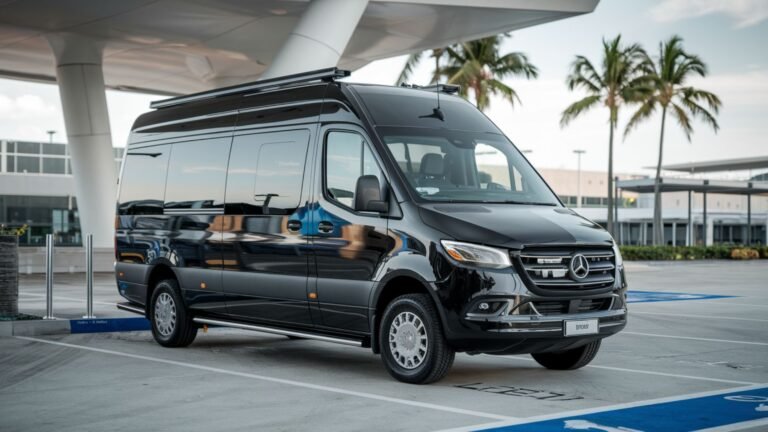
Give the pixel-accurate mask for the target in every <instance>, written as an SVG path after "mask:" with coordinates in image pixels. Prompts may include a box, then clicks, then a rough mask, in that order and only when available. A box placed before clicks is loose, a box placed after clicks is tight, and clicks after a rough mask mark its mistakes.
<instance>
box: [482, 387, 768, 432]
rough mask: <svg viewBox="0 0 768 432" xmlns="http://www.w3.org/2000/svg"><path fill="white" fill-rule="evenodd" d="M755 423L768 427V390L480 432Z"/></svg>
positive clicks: (627, 430)
mask: <svg viewBox="0 0 768 432" xmlns="http://www.w3.org/2000/svg"><path fill="white" fill-rule="evenodd" d="M755 421H761V422H760V424H761V425H762V424H768V386H761V387H754V388H749V389H742V390H738V391H733V392H721V393H719V394H714V395H707V396H701V397H694V398H690V399H684V400H676V401H669V402H660V403H651V404H648V405H641V406H634V407H629V408H619V409H614V410H608V411H602V412H593V413H586V414H576V415H570V416H565V417H560V418H556V419H548V420H540V421H533V422H530V423H518V424H513V425H509V426H500V427H494V428H490V429H481V430H482V431H499V432H501V431H504V432H570V431H574V430H583V431H605V432H650V431H665V432H688V431H695V430H700V429H707V428H714V427H721V426H728V425H733V424H739V423H744V422H755ZM762 421H765V423H762Z"/></svg>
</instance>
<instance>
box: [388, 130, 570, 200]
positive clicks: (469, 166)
mask: <svg viewBox="0 0 768 432" xmlns="http://www.w3.org/2000/svg"><path fill="white" fill-rule="evenodd" d="M376 129H377V132H378V133H379V136H380V137H381V139H382V140H383V141H384V143H385V144H386V145H387V148H388V149H389V152H390V153H391V155H392V157H393V158H394V159H395V161H396V162H397V166H398V167H399V169H400V170H401V171H402V173H403V175H404V177H405V178H406V179H407V181H408V184H409V185H410V187H411V188H412V189H413V190H414V191H415V192H416V194H417V195H418V196H420V197H421V198H422V199H425V200H428V201H441V202H478V203H507V204H527V205H548V206H559V205H560V203H559V201H558V200H557V198H556V197H555V195H554V194H553V193H552V191H551V190H550V189H549V187H547V185H546V184H545V183H544V181H543V180H542V179H541V177H540V176H539V175H538V173H536V171H535V170H534V169H533V168H532V167H531V166H530V164H528V162H527V161H526V160H525V158H524V157H523V156H522V155H521V154H520V152H519V151H518V150H517V149H516V148H515V146H513V145H512V143H511V142H509V140H508V139H507V138H506V137H504V136H503V135H500V134H497V133H489V132H471V131H458V130H451V129H442V128H423V127H391V126H380V127H377V128H376Z"/></svg>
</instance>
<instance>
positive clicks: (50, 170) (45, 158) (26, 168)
mask: <svg viewBox="0 0 768 432" xmlns="http://www.w3.org/2000/svg"><path fill="white" fill-rule="evenodd" d="M0 144H2V145H0V173H3V174H44V175H72V164H71V163H70V156H69V146H68V145H66V144H60V143H38V142H29V141H0ZM113 151H114V156H115V172H119V171H120V161H121V160H122V158H123V151H124V149H122V148H114V149H113Z"/></svg>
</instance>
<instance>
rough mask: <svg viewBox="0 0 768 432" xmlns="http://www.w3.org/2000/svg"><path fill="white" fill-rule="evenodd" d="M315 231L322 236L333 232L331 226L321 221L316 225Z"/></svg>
mask: <svg viewBox="0 0 768 432" xmlns="http://www.w3.org/2000/svg"><path fill="white" fill-rule="evenodd" d="M317 229H318V231H320V232H321V233H323V234H328V233H331V232H333V224H332V223H330V222H327V221H322V222H320V223H319V224H317Z"/></svg>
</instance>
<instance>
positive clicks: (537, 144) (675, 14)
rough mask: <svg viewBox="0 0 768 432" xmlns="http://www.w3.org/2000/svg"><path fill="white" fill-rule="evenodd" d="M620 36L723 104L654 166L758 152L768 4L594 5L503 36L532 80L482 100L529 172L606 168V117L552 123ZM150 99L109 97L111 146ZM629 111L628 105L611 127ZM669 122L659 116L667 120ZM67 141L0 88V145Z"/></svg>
mask: <svg viewBox="0 0 768 432" xmlns="http://www.w3.org/2000/svg"><path fill="white" fill-rule="evenodd" d="M618 34H621V36H622V40H624V41H626V42H627V43H634V42H637V43H640V44H641V45H642V46H643V47H644V48H645V49H646V50H647V51H648V52H649V53H651V54H652V55H654V56H655V55H656V53H657V52H658V49H659V43H660V42H661V41H664V40H667V39H669V38H670V37H671V36H673V35H675V34H677V35H680V36H681V37H682V38H683V40H684V42H683V43H684V48H685V49H686V50H687V51H689V52H691V53H694V54H697V55H699V56H700V57H701V58H702V59H703V60H704V62H705V63H706V64H707V65H708V67H709V75H708V76H707V77H706V78H703V79H701V78H697V79H694V80H691V81H690V84H691V85H694V86H697V87H700V88H702V89H705V90H708V91H711V92H714V93H716V94H717V95H718V96H719V97H720V98H721V100H722V102H723V106H722V109H721V111H720V115H719V116H718V122H719V123H720V131H719V132H718V133H715V132H714V131H713V130H712V129H711V128H710V127H709V126H707V125H705V124H703V123H701V122H695V123H694V134H693V136H692V139H691V141H690V142H689V141H688V140H687V139H686V138H685V135H684V134H683V133H682V131H681V130H680V129H679V127H678V126H677V125H676V124H675V123H674V121H668V122H667V125H668V127H667V133H666V136H665V151H664V163H669V164H672V163H684V162H695V161H705V160H716V159H728V158H738V157H749V156H766V155H768V141H767V140H766V136H768V49H766V48H765V46H764V44H765V42H766V41H768V1H767V0H728V1H725V0H722V1H718V0H655V1H652V0H646V1H626V0H602V1H601V2H600V3H599V5H598V6H597V9H596V10H595V12H593V13H591V14H587V15H582V16H578V17H574V18H569V19H565V20H562V21H556V22H552V23H548V24H543V25H540V26H536V27H532V28H528V29H521V30H518V31H515V32H513V33H512V36H511V37H510V38H509V39H507V40H505V42H504V44H503V45H502V49H501V50H502V53H506V52H511V51H520V52H523V53H525V54H527V55H528V58H529V60H530V61H531V62H532V63H533V64H535V65H536V66H537V67H538V68H539V77H538V79H535V80H525V79H523V78H510V79H507V80H505V82H506V83H507V84H508V85H510V86H512V87H513V88H514V89H515V90H516V91H517V93H518V94H519V96H520V99H521V100H522V104H516V105H515V106H514V107H513V106H510V104H509V103H508V102H506V101H504V100H501V99H492V102H491V107H490V109H489V110H488V111H487V114H488V116H489V117H490V118H491V120H493V121H494V122H495V123H496V124H497V125H498V126H499V127H500V128H501V129H502V130H503V131H504V133H505V134H507V136H509V138H510V139H511V140H512V141H513V142H514V143H515V145H517V147H518V148H520V149H525V150H531V152H530V153H529V154H528V155H527V156H528V157H529V159H530V160H531V161H532V163H533V164H534V165H535V166H536V167H537V168H566V169H575V168H576V163H577V162H576V155H575V154H574V153H573V150H576V149H580V150H586V153H585V154H584V155H583V156H582V168H583V169H585V170H595V171H605V170H606V168H607V161H608V157H607V149H608V122H607V110H606V109H605V108H598V109H595V110H593V111H592V112H589V113H588V114H587V115H585V116H584V117H581V118H579V119H577V120H575V121H573V122H572V123H571V124H570V125H568V126H567V127H566V128H561V127H560V125H559V120H560V114H561V113H562V111H563V109H564V108H565V107H567V106H568V105H569V104H570V103H572V102H574V101H576V100H578V99H579V98H580V96H582V95H581V94H579V93H576V92H571V91H569V90H568V89H567V87H566V85H565V77H566V75H567V73H568V69H569V66H570V64H571V63H572V62H573V59H574V57H575V56H576V55H584V56H586V57H588V58H589V59H590V60H592V62H593V63H599V61H600V54H601V40H602V39H603V38H613V37H615V36H616V35H618ZM405 59H406V57H404V56H401V57H394V58H391V59H384V60H379V61H376V62H373V63H371V64H369V65H367V66H365V67H363V68H362V69H360V70H357V71H355V72H353V74H352V77H351V80H352V81H355V82H370V83H380V84H392V83H394V81H395V79H396V77H397V75H398V74H399V72H400V70H401V69H402V67H403V65H404V63H405ZM431 66H432V62H431V61H429V60H426V61H425V62H424V64H423V65H421V66H420V67H419V68H418V69H417V71H416V73H415V74H414V76H413V79H412V82H413V83H417V84H418V83H424V84H426V83H427V82H428V81H429V76H430V67H431ZM158 98H161V97H157V96H151V95H145V94H131V93H126V92H117V91H108V92H107V103H108V108H109V111H110V113H109V114H110V124H111V130H112V137H113V138H112V139H113V145H115V146H124V145H125V142H126V140H127V136H128V133H129V131H130V127H131V124H132V123H133V120H134V119H135V118H136V117H137V116H138V115H139V114H141V113H142V112H145V111H147V110H148V107H149V102H150V101H151V100H155V99H158ZM630 114H631V107H627V109H625V110H624V111H623V112H622V113H621V116H620V121H619V128H621V129H622V131H623V127H624V125H625V124H626V119H627V118H628V117H629V115H630ZM668 120H669V119H668ZM659 128H660V117H658V116H657V117H653V118H651V119H649V120H648V121H646V122H644V123H642V124H641V125H640V126H639V127H638V128H637V129H635V130H634V131H632V132H631V133H630V134H629V135H628V136H627V137H626V139H623V137H622V134H621V133H619V134H618V135H617V138H616V140H615V150H614V151H615V157H614V166H615V170H616V171H617V172H621V173H637V174H649V173H651V171H650V170H648V169H647V168H648V167H652V166H655V164H656V161H657V158H658V140H659ZM47 130H55V131H57V133H56V134H55V135H54V141H57V142H66V134H65V129H64V120H63V117H62V113H61V104H60V102H59V96H58V90H57V88H56V86H55V85H49V84H36V83H29V82H21V81H11V80H3V79H0V138H2V139H18V140H40V141H47V140H48V135H47V133H46V131H47Z"/></svg>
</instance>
